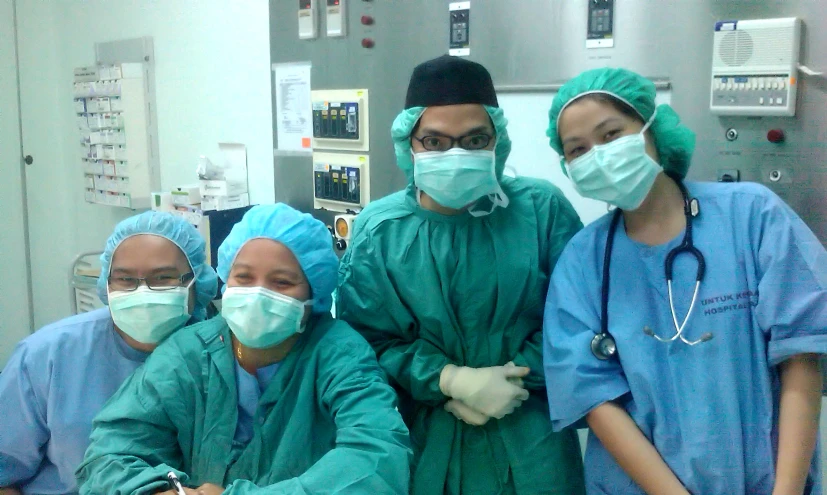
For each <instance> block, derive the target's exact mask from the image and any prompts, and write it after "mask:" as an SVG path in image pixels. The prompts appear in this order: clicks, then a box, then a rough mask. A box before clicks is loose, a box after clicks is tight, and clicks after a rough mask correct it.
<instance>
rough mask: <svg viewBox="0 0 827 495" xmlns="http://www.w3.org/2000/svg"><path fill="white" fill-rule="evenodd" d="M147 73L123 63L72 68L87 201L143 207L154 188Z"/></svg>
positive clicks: (141, 67) (156, 170) (156, 168)
mask: <svg viewBox="0 0 827 495" xmlns="http://www.w3.org/2000/svg"><path fill="white" fill-rule="evenodd" d="M148 87H149V86H148V81H147V71H146V70H145V66H144V64H139V63H129V64H127V63H124V64H117V65H111V66H95V67H80V68H77V69H75V83H74V109H75V116H76V122H77V128H78V131H79V135H80V149H79V155H80V156H79V161H80V169H81V170H80V173H82V174H83V175H84V187H85V191H84V198H85V199H86V201H87V202H90V203H97V204H103V205H107V206H116V207H124V208H131V209H138V208H149V206H150V198H151V192H152V191H153V190H158V189H160V182H161V181H160V170H159V165H158V158H157V156H154V153H153V146H152V142H151V136H153V135H157V134H156V133H155V132H153V131H154V129H153V127H152V126H153V125H154V123H153V122H152V121H151V119H150V112H149V91H148Z"/></svg>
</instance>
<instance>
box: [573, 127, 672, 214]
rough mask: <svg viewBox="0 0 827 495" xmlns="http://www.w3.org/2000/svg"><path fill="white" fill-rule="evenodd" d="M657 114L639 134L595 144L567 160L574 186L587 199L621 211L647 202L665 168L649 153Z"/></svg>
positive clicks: (633, 208) (629, 209)
mask: <svg viewBox="0 0 827 495" xmlns="http://www.w3.org/2000/svg"><path fill="white" fill-rule="evenodd" d="M654 118H655V116H654V115H652V118H651V119H649V122H647V123H646V125H645V126H644V127H643V130H641V131H640V132H639V133H637V134H633V135H630V136H624V137H622V138H619V139H616V140H614V141H612V142H610V143H606V144H601V145H597V146H593V147H592V149H590V150H589V151H588V153H586V154H584V155H583V156H580V157H578V158H577V159H575V160H573V161H572V162H571V163H566V170H567V171H568V174H569V177H570V178H571V181H572V184H573V185H574V189H575V190H577V192H578V193H580V195H581V196H583V197H585V198H591V199H596V200H598V201H605V202H606V203H609V204H611V205H614V206H617V207H618V208H620V209H621V210H626V211H632V210H636V209H638V208H639V207H640V205H641V204H643V201H644V200H645V199H646V196H648V195H649V191H651V190H652V186H653V185H654V183H655V178H657V176H658V174H659V173H661V172H662V171H663V168H662V167H661V166H660V165H659V164H658V163H657V162H656V161H655V160H653V159H652V158H651V157H650V156H649V155H648V154H647V153H646V139H645V137H644V133H645V132H646V129H648V128H649V125H650V124H651V123H652V121H653V120H654Z"/></svg>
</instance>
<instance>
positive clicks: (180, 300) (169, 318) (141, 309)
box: [109, 286, 190, 344]
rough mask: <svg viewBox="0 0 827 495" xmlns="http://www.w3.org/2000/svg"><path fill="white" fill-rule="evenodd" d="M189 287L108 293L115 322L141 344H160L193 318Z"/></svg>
mask: <svg viewBox="0 0 827 495" xmlns="http://www.w3.org/2000/svg"><path fill="white" fill-rule="evenodd" d="M189 293H190V289H189V286H187V287H175V288H174V289H170V290H163V291H158V290H150V289H149V288H148V287H146V286H141V287H138V288H137V289H135V290H133V291H111V292H109V311H110V312H111V313H112V320H113V321H114V322H115V325H117V327H118V328H119V329H120V330H121V331H123V332H124V333H125V334H127V335H129V336H130V337H132V338H133V339H135V340H136V341H138V342H140V343H142V344H157V343H159V342H161V341H162V340H164V339H165V338H167V337H169V335H170V334H172V333H173V332H175V331H176V330H178V329H179V328H181V327H183V326H184V324H185V323H186V322H187V321H188V320H189V319H190V314H189Z"/></svg>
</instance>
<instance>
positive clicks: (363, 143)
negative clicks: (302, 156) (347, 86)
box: [311, 89, 370, 151]
mask: <svg viewBox="0 0 827 495" xmlns="http://www.w3.org/2000/svg"><path fill="white" fill-rule="evenodd" d="M311 99H312V106H313V149H321V150H339V151H369V150H370V135H369V131H368V129H369V128H370V121H369V111H368V90H367V89H358V90H333V91H311Z"/></svg>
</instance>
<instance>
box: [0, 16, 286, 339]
mask: <svg viewBox="0 0 827 495" xmlns="http://www.w3.org/2000/svg"><path fill="white" fill-rule="evenodd" d="M4 1H5V0H4ZM18 10H19V14H20V24H21V33H22V34H21V60H20V68H21V77H22V78H23V81H22V85H24V86H26V85H27V84H28V85H29V87H28V88H27V89H26V90H25V91H24V97H23V110H22V111H23V114H24V135H25V134H27V129H28V130H32V132H31V133H29V134H34V133H35V132H34V130H33V129H36V130H37V131H38V132H39V133H43V131H44V129H46V128H49V129H50V130H51V134H50V137H51V138H52V139H51V140H50V141H49V142H47V143H45V144H44V143H34V144H32V147H34V146H48V147H50V148H59V153H56V156H55V158H54V160H50V161H49V163H43V162H42V160H41V161H38V159H37V155H36V154H35V153H32V152H30V151H27V152H29V153H32V154H33V155H35V156H36V158H35V160H36V161H35V164H34V165H33V166H41V167H49V168H50V169H51V173H50V174H49V177H48V178H47V179H45V180H44V181H43V183H42V184H29V189H30V190H32V188H34V187H41V188H43V189H46V190H50V191H54V194H53V196H52V197H51V200H50V201H46V200H44V199H43V195H38V194H35V195H34V196H31V195H30V199H31V198H32V197H35V198H41V199H40V200H38V203H37V204H30V205H29V210H30V211H33V214H32V216H31V218H30V220H31V223H32V225H31V232H32V265H33V275H32V286H33V306H34V317H35V325H34V326H35V328H39V327H40V326H42V325H44V324H46V323H49V322H51V321H55V320H57V319H60V318H63V317H65V316H68V314H69V312H70V297H69V288H68V283H69V281H68V270H69V266H70V263H71V260H72V259H73V257H74V256H75V255H76V254H77V253H79V252H82V251H88V250H98V249H101V248H102V247H103V245H104V242H105V240H106V237H107V236H108V235H109V234H110V233H111V232H112V229H113V227H114V225H115V224H116V222H117V221H119V220H120V219H122V218H125V217H127V216H129V215H131V214H134V212H132V211H129V210H122V209H114V208H110V207H106V206H99V205H89V204H86V203H85V202H84V199H83V185H82V184H83V182H82V181H83V174H82V173H81V171H80V168H79V164H78V161H77V160H76V159H75V155H76V152H75V151H76V145H75V143H76V140H77V135H76V132H75V130H74V128H75V123H74V121H73V108H72V93H71V87H72V86H71V85H72V70H73V68H74V67H77V66H84V65H89V64H93V63H94V62H95V52H94V44H95V43H96V42H106V41H113V40H118V39H126V38H135V37H141V36H151V37H153V39H154V48H155V67H156V76H155V77H156V80H155V83H156V88H157V91H156V97H157V99H156V103H157V115H158V134H159V148H160V159H161V160H160V161H161V186H162V188H163V189H167V190H169V189H170V188H172V187H174V186H178V185H183V184H187V183H193V182H196V176H195V172H194V170H195V166H196V162H197V158H198V155H200V154H206V155H209V156H213V157H217V155H218V148H217V145H216V144H217V143H218V142H222V141H229V142H240V143H244V144H246V145H247V150H248V163H249V170H250V177H251V180H250V199H251V201H253V202H259V203H264V202H272V201H273V198H274V192H273V164H272V149H273V145H272V113H271V110H270V109H271V106H270V64H269V61H270V43H269V15H268V12H269V6H268V2H267V1H266V0H241V1H232V2H230V1H225V0H176V1H174V2H161V1H149V0H118V1H114V0H85V1H81V0H50V1H48V2H44V1H42V0H19V2H18ZM27 114H28V115H29V118H28V119H27V118H26V115H27ZM32 115H37V118H36V119H35V118H32V117H31V116H32ZM27 123H28V127H27ZM44 134H45V133H44ZM24 141H31V140H30V139H28V140H27V139H24ZM41 154H42V153H41Z"/></svg>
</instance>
